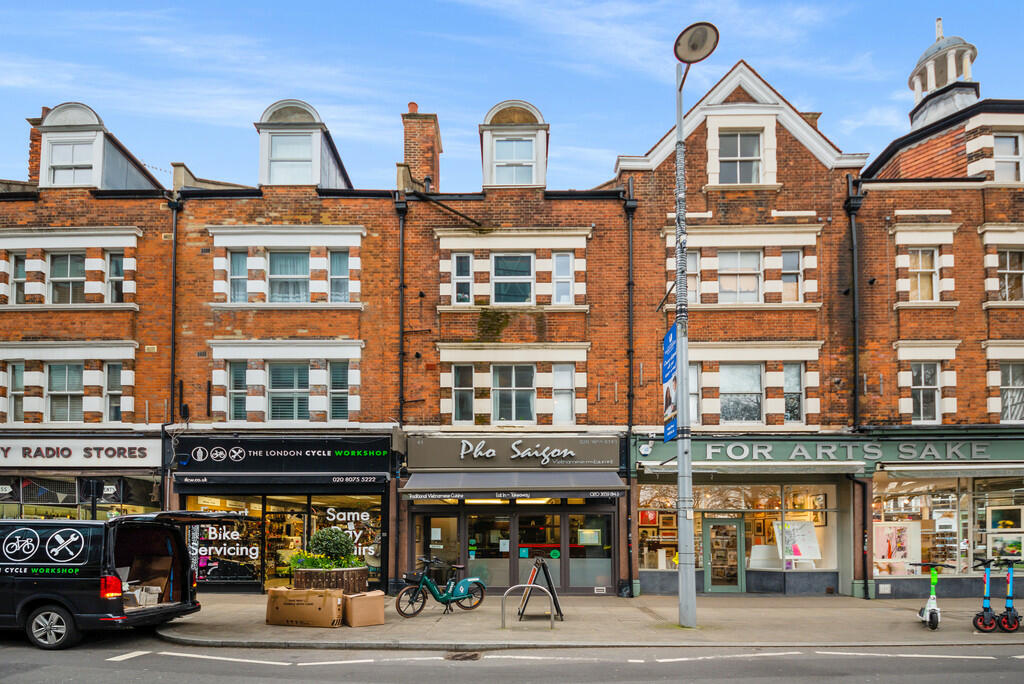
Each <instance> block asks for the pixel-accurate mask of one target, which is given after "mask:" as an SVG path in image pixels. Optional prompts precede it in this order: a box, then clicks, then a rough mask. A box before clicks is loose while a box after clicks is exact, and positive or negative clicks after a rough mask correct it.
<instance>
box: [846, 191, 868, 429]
mask: <svg viewBox="0 0 1024 684" xmlns="http://www.w3.org/2000/svg"><path fill="white" fill-rule="evenodd" d="M854 186H856V188H857V192H856V193H855V192H854ZM863 203H864V194H863V193H861V192H860V181H859V180H854V178H853V176H851V175H850V174H846V200H845V201H844V202H843V209H844V210H845V211H846V216H847V217H848V218H849V219H850V252H851V256H852V262H853V263H852V273H853V283H852V286H851V287H852V295H853V429H854V431H857V430H859V429H860V390H859V389H858V388H859V385H858V384H857V383H858V381H859V377H860V289H859V277H858V276H859V275H860V273H859V271H860V267H859V265H858V254H857V212H858V211H860V208H861V205H862V204H863Z"/></svg>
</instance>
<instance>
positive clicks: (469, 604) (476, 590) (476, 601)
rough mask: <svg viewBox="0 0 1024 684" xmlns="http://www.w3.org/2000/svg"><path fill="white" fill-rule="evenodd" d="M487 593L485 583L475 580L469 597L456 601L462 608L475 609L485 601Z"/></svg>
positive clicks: (470, 588)
mask: <svg viewBox="0 0 1024 684" xmlns="http://www.w3.org/2000/svg"><path fill="white" fill-rule="evenodd" d="M486 595H487V589H485V588H484V585H482V584H480V583H479V582H473V584H471V585H470V587H469V598H464V599H459V600H458V601H456V602H455V605H457V606H458V607H459V608H461V609H462V610H473V609H474V608H476V607H477V606H479V605H480V604H481V603H483V602H484V596H486Z"/></svg>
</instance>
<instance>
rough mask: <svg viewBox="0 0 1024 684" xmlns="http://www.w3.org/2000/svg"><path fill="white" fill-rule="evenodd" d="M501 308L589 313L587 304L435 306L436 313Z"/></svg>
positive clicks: (524, 310) (523, 310)
mask: <svg viewBox="0 0 1024 684" xmlns="http://www.w3.org/2000/svg"><path fill="white" fill-rule="evenodd" d="M488 309H501V310H502V311H522V312H529V313H537V312H544V313H559V312H563V311H570V312H576V313H589V312H590V305H589V304H444V305H441V306H438V307H437V312H438V313H459V312H463V311H486V310H488Z"/></svg>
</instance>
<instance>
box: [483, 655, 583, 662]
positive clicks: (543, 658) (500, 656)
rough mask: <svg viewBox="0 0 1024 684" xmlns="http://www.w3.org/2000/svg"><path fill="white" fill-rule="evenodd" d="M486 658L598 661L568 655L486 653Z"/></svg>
mask: <svg viewBox="0 0 1024 684" xmlns="http://www.w3.org/2000/svg"><path fill="white" fill-rule="evenodd" d="M484 658H488V659H503V660H575V661H577V662H578V661H582V660H587V661H593V662H598V659H597V658H570V657H566V656H525V655H485V656H484Z"/></svg>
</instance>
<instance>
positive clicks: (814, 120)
mask: <svg viewBox="0 0 1024 684" xmlns="http://www.w3.org/2000/svg"><path fill="white" fill-rule="evenodd" d="M800 116H802V117H803V118H804V121H806V122H807V123H809V124H811V125H812V126H814V127H815V128H817V127H818V119H819V118H820V117H821V112H800Z"/></svg>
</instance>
